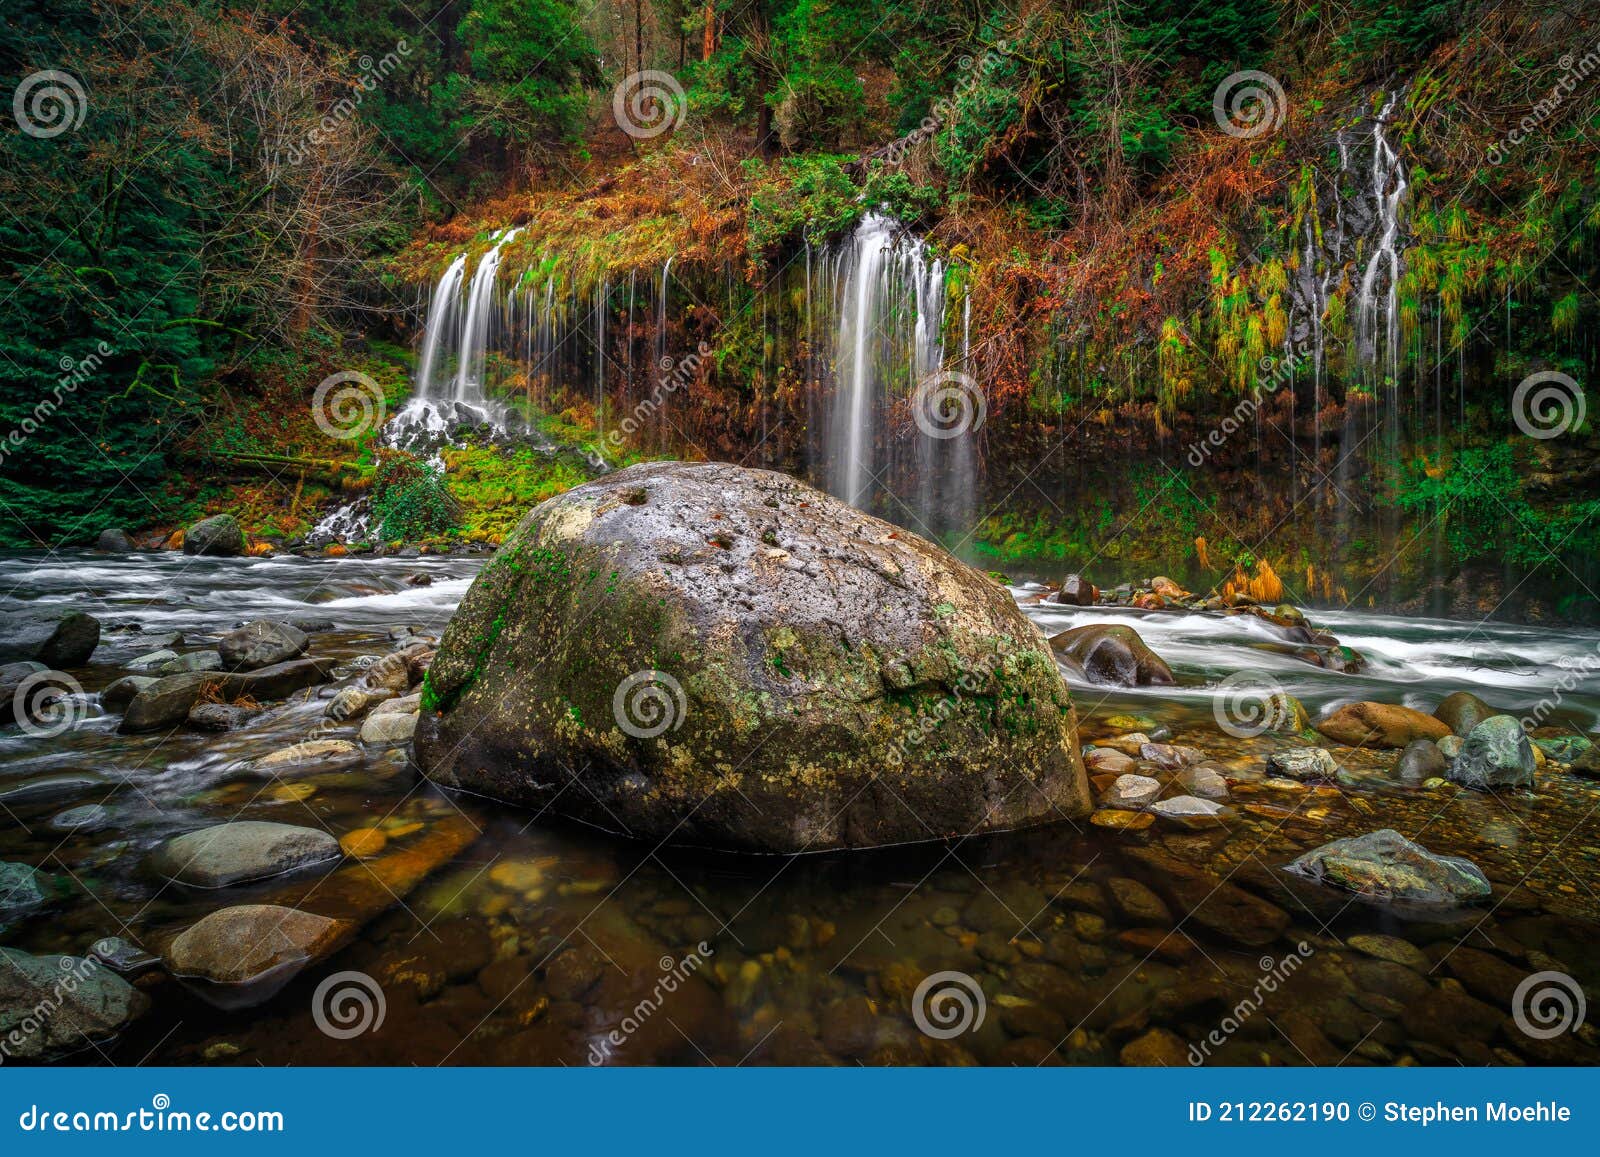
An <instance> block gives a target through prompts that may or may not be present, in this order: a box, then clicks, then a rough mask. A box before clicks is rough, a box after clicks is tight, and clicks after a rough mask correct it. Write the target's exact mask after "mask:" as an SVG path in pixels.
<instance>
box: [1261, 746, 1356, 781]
mask: <svg viewBox="0 0 1600 1157" xmlns="http://www.w3.org/2000/svg"><path fill="white" fill-rule="evenodd" d="M1267 769H1268V770H1269V771H1273V772H1276V773H1278V774H1279V775H1282V776H1285V777H1287V778H1289V779H1293V780H1300V781H1304V780H1312V779H1332V778H1333V777H1334V776H1335V775H1337V774H1338V773H1339V762H1338V761H1337V760H1336V759H1334V758H1333V753H1332V752H1330V751H1328V750H1327V749H1326V748H1322V747H1295V748H1291V749H1290V750H1288V751H1274V752H1273V753H1272V754H1271V755H1269V756H1267Z"/></svg>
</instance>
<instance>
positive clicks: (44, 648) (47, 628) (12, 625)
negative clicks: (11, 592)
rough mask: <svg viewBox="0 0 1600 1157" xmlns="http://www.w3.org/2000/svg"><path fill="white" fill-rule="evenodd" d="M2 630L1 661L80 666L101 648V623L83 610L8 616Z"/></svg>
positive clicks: (49, 665)
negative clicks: (95, 650)
mask: <svg viewBox="0 0 1600 1157" xmlns="http://www.w3.org/2000/svg"><path fill="white" fill-rule="evenodd" d="M7 619H8V620H9V621H8V622H7V623H6V624H5V627H4V628H3V630H0V662H3V663H10V662H28V661H31V662H36V663H43V664H44V665H45V666H46V667H55V668H61V667H81V666H83V665H84V664H85V663H87V662H88V661H89V656H90V655H92V654H94V649H95V648H96V647H97V646H99V645H100V620H98V619H96V618H95V617H94V616H93V615H86V614H84V613H83V612H82V611H67V612H66V613H65V614H61V613H50V612H46V613H43V614H37V615H8V616H7Z"/></svg>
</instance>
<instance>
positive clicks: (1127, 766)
mask: <svg viewBox="0 0 1600 1157" xmlns="http://www.w3.org/2000/svg"><path fill="white" fill-rule="evenodd" d="M1083 766H1084V769H1085V770H1086V771H1088V772H1089V774H1091V775H1121V774H1123V773H1124V772H1127V771H1132V770H1133V768H1134V767H1135V766H1136V764H1135V762H1134V759H1133V757H1132V756H1129V755H1124V754H1123V753H1122V752H1120V751H1117V750H1115V749H1114V748H1110V747H1096V748H1094V749H1093V750H1091V751H1089V752H1088V753H1087V754H1086V755H1085V756H1084V757H1083Z"/></svg>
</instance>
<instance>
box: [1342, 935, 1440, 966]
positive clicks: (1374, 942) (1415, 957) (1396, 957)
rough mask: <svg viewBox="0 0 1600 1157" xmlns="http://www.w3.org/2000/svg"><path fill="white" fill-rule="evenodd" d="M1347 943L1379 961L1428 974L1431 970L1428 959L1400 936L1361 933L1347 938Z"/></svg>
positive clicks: (1420, 950)
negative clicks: (1429, 969)
mask: <svg viewBox="0 0 1600 1157" xmlns="http://www.w3.org/2000/svg"><path fill="white" fill-rule="evenodd" d="M1345 943H1346V944H1348V945H1349V946H1350V947H1351V948H1354V949H1355V950H1356V951H1357V952H1364V953H1366V954H1367V955H1368V956H1371V957H1374V958H1375V959H1378V960H1387V961H1389V962H1391V963H1393V964H1402V965H1404V966H1405V967H1407V968H1411V969H1415V970H1416V971H1417V972H1422V973H1426V972H1427V971H1428V968H1429V961H1428V957H1427V956H1426V955H1425V954H1424V953H1423V951H1422V949H1420V948H1418V947H1417V946H1416V945H1415V944H1413V943H1411V942H1410V941H1409V940H1402V939H1400V938H1399V937H1398V936H1383V935H1381V934H1378V933H1361V934H1358V935H1355V936H1347V937H1346V938H1345Z"/></svg>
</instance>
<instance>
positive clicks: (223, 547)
mask: <svg viewBox="0 0 1600 1157" xmlns="http://www.w3.org/2000/svg"><path fill="white" fill-rule="evenodd" d="M183 553H184V554H206V555H215V556H218V557H222V558H231V557H234V556H237V555H241V554H243V553H244V530H243V529H242V528H241V527H240V526H239V523H238V521H237V520H236V519H235V518H234V517H233V515H231V514H218V515H214V516H212V517H211V518H203V519H201V520H200V521H199V522H197V523H195V524H194V525H193V526H191V527H189V528H188V529H187V530H185V531H184V532H183Z"/></svg>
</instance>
